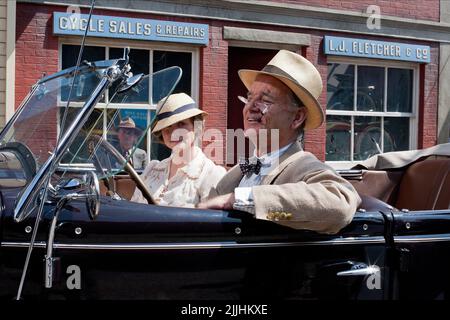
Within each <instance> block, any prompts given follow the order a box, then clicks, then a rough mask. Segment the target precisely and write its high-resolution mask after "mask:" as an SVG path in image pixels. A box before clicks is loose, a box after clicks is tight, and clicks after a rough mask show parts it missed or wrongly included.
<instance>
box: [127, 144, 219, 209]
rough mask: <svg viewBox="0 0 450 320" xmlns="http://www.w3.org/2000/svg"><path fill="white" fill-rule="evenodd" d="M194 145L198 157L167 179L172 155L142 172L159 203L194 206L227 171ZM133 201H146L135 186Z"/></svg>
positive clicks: (203, 198)
mask: <svg viewBox="0 0 450 320" xmlns="http://www.w3.org/2000/svg"><path fill="white" fill-rule="evenodd" d="M194 148H195V153H196V155H195V157H194V159H192V160H191V161H190V162H189V163H188V164H187V165H185V166H184V167H181V168H179V169H178V170H177V172H176V173H175V175H173V176H172V178H170V179H168V176H169V168H170V163H171V159H172V156H170V157H169V158H167V159H164V160H162V161H158V160H153V161H151V162H150V163H149V165H148V166H147V168H146V169H145V170H144V172H143V173H142V175H141V178H142V180H143V181H144V183H145V184H146V185H147V186H148V187H149V189H150V193H151V194H152V196H153V197H154V199H155V201H156V202H157V204H159V205H164V206H175V207H195V205H196V204H197V203H199V202H201V201H204V200H206V199H207V198H208V195H209V192H210V190H211V188H214V187H215V186H216V185H217V183H218V182H219V181H220V179H222V177H223V176H224V175H225V173H226V170H225V168H224V167H221V166H218V165H216V164H214V162H212V161H211V160H210V159H208V158H207V157H206V155H205V154H204V153H203V152H202V150H201V149H200V148H198V147H194ZM131 201H135V202H141V203H147V200H145V198H144V197H143V196H142V193H141V191H140V190H138V189H136V191H135V192H134V194H133V197H132V198H131Z"/></svg>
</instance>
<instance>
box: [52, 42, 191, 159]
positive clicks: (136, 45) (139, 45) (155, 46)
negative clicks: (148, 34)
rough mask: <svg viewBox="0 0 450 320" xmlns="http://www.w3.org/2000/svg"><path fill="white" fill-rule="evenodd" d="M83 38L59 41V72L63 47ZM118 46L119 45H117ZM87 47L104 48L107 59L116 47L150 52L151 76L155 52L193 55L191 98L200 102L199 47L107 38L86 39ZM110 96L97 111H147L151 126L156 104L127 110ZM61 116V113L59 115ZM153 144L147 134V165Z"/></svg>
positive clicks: (75, 43)
mask: <svg viewBox="0 0 450 320" xmlns="http://www.w3.org/2000/svg"><path fill="white" fill-rule="evenodd" d="M80 40H81V37H76V36H75V37H74V36H71V37H68V36H65V37H64V36H63V37H59V39H58V70H61V69H62V47H63V45H78V46H79V45H80V42H81V41H80ZM115 44H117V45H115ZM85 46H95V47H102V48H104V50H105V59H106V60H108V59H109V48H111V47H114V48H118V47H121V46H122V47H124V48H125V47H130V49H139V50H148V51H149V74H152V73H153V53H154V51H172V52H186V53H191V55H192V60H191V96H192V98H193V99H194V100H195V101H199V92H200V47H199V46H198V45H189V44H182V43H170V44H168V43H161V42H149V41H137V40H127V39H120V40H114V39H105V38H91V39H86V41H85ZM108 102H109V95H108V94H107V95H105V102H98V103H97V105H96V106H95V108H96V109H103V110H104V109H105V108H106V106H108V109H134V110H146V111H149V112H147V123H148V124H150V117H151V111H155V110H156V104H150V103H149V104H144V103H133V104H132V105H127V107H126V108H121V104H119V103H110V104H108ZM58 116H59V113H58ZM106 126H107V114H106V113H105V114H104V115H103V135H104V138H106V135H107V130H106ZM59 131H60V127H59V121H58V129H57V133H58V134H59ZM151 144H152V135H151V133H150V132H147V143H146V148H147V150H146V151H147V163H149V161H151V158H150V157H151V152H150V150H151Z"/></svg>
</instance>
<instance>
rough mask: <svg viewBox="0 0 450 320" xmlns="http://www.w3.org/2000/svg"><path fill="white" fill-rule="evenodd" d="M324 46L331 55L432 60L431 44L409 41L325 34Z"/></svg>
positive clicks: (425, 61)
mask: <svg viewBox="0 0 450 320" xmlns="http://www.w3.org/2000/svg"><path fill="white" fill-rule="evenodd" d="M324 47H325V54H330V55H338V56H348V57H358V58H376V59H389V60H402V61H412V62H422V63H429V62H430V47H429V46H422V45H415V44H408V43H399V42H387V41H375V40H370V39H352V38H343V37H330V36H325V38H324Z"/></svg>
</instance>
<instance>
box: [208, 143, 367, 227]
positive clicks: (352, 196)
mask: <svg viewBox="0 0 450 320" xmlns="http://www.w3.org/2000/svg"><path fill="white" fill-rule="evenodd" d="M241 179H242V173H241V171H240V168H239V166H235V167H233V168H232V169H230V171H228V173H227V174H226V175H225V176H224V177H223V178H222V180H221V181H220V182H219V183H218V185H217V187H216V188H215V189H213V190H212V191H211V193H210V198H211V197H214V196H218V195H223V194H227V193H231V192H234V188H236V187H238V186H239V183H240V181H241ZM252 191H253V198H254V204H255V217H256V218H258V219H263V220H272V221H275V222H277V223H279V224H281V225H285V226H289V227H292V228H295V229H308V230H314V231H317V232H322V233H336V232H338V231H339V230H341V229H342V228H343V227H344V226H346V225H347V224H348V223H350V221H351V220H352V218H353V215H354V213H355V211H356V209H357V207H358V205H359V204H360V202H361V199H360V198H359V196H358V194H357V192H356V190H355V189H354V188H353V186H352V185H351V184H350V183H349V182H347V181H346V180H345V179H344V178H342V177H340V176H339V175H338V174H337V173H336V172H335V171H334V170H333V169H332V168H331V167H329V166H327V165H326V164H324V163H322V162H321V161H319V160H318V159H317V158H316V157H315V156H314V155H312V154H311V153H309V152H305V151H302V148H301V145H300V144H299V143H294V144H292V145H291V146H290V147H289V148H288V149H287V150H286V152H285V153H284V154H283V155H282V156H281V157H280V160H279V165H278V167H276V168H275V169H274V170H272V171H271V172H270V173H269V174H268V175H267V176H265V177H263V180H262V182H261V184H260V185H257V186H254V187H252Z"/></svg>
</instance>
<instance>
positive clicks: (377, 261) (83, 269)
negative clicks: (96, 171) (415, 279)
mask: <svg viewBox="0 0 450 320" xmlns="http://www.w3.org/2000/svg"><path fill="white" fill-rule="evenodd" d="M48 212H50V209H49V208H48ZM50 216H51V214H49V215H48V217H47V216H45V217H44V219H43V221H42V223H41V225H42V229H41V233H40V235H41V234H42V236H38V241H37V243H36V249H35V252H34V253H33V255H34V260H33V264H32V266H31V267H30V273H29V278H28V280H27V281H28V282H27V283H26V286H25V289H24V293H25V296H33V295H35V294H36V295H41V297H43V296H45V297H48V298H71V299H73V298H75V299H183V300H185V299H208V300H215V299H241V298H281V299H385V298H389V292H390V284H389V276H390V267H389V265H388V264H387V262H388V261H386V252H387V251H388V247H387V244H386V243H385V238H384V234H385V225H384V217H383V215H382V214H381V213H380V212H359V213H357V214H356V216H355V218H354V220H353V222H352V223H351V224H350V225H349V226H348V227H346V228H345V229H344V230H342V231H341V232H340V233H339V234H338V235H320V234H317V233H315V232H310V231H304V230H294V229H291V228H288V227H283V226H280V225H277V224H276V223H274V222H271V221H263V220H257V219H254V218H253V217H251V216H250V215H249V214H247V213H243V212H238V211H230V212H227V211H218V210H200V209H189V208H174V207H162V206H155V205H146V204H138V203H133V202H129V201H126V200H113V199H112V198H109V197H102V198H101V210H100V214H99V216H98V218H97V219H96V220H94V221H92V220H91V219H90V218H89V216H88V214H87V212H86V209H85V204H84V202H80V201H73V202H71V203H69V204H68V205H67V206H66V207H65V208H63V210H62V211H61V213H60V217H59V221H58V228H57V232H56V235H55V244H54V256H55V258H56V267H55V275H54V277H53V284H52V287H51V288H48V289H44V286H43V283H44V282H43V277H42V274H43V271H44V270H43V262H42V259H43V254H44V253H45V252H43V251H44V250H43V249H44V248H45V246H46V243H45V242H46V240H45V235H46V231H45V230H46V229H48V225H49V218H50ZM8 220H9V219H8V217H6V219H4V221H5V222H6V223H3V228H4V232H3V235H4V237H3V239H2V252H4V253H5V254H6V252H7V255H9V257H8V258H7V259H8V260H9V261H16V262H17V263H16V265H15V267H16V268H18V269H19V270H20V269H21V267H22V266H23V264H22V263H23V262H22V261H23V259H25V253H26V252H25V251H26V250H25V248H26V247H27V245H28V243H29V240H27V239H28V238H29V237H27V236H26V235H25V233H22V234H18V233H20V230H21V229H23V228H26V226H25V224H27V223H28V224H30V222H31V221H26V223H25V224H23V223H19V225H18V224H17V223H13V222H12V221H11V222H8ZM24 222H25V221H24ZM5 228H7V229H9V230H8V231H7V230H5ZM11 230H15V232H11ZM5 231H6V232H5ZM27 241H28V242H27ZM19 270H16V271H19ZM19 273H20V272H16V280H17V277H18V274H19Z"/></svg>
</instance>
